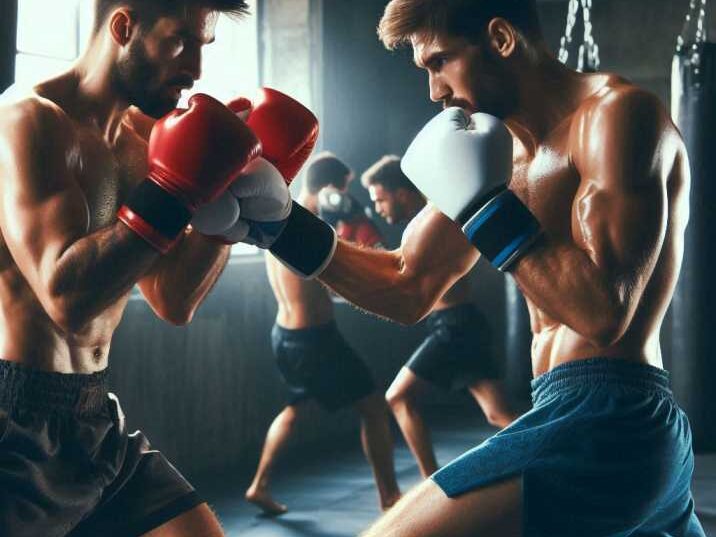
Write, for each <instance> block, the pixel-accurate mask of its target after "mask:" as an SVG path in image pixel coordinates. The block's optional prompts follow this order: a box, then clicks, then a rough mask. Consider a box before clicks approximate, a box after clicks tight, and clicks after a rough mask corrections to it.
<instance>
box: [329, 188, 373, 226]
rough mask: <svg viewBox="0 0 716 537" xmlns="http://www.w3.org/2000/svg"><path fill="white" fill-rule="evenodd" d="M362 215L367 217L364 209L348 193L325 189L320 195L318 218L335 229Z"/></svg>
mask: <svg viewBox="0 0 716 537" xmlns="http://www.w3.org/2000/svg"><path fill="white" fill-rule="evenodd" d="M360 215H363V216H365V211H364V209H363V207H362V206H361V204H360V203H358V200H356V199H355V198H354V197H353V196H351V195H350V194H348V193H347V192H341V191H340V190H335V189H332V188H324V189H322V190H321V191H320V192H319V193H318V216H320V217H321V219H322V220H323V221H324V222H326V223H327V224H330V225H332V226H334V227H335V226H337V225H338V223H339V222H348V221H351V220H354V219H356V218H358V216H360Z"/></svg>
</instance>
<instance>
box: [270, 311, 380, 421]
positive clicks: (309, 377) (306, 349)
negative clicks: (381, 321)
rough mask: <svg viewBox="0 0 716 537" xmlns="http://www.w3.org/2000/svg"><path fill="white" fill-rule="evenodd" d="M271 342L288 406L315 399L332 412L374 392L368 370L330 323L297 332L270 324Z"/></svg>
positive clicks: (371, 377)
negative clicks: (286, 394)
mask: <svg viewBox="0 0 716 537" xmlns="http://www.w3.org/2000/svg"><path fill="white" fill-rule="evenodd" d="M271 342H272V344H273V352H274V355H275V356H276V363H277V365H278V369H279V371H280V372H281V375H282V376H283V379H284V381H285V382H286V385H287V386H288V389H289V392H290V395H289V404H290V405H294V404H297V403H299V402H301V401H304V400H307V399H315V400H316V401H317V402H318V403H319V404H320V405H321V406H322V407H323V408H324V409H326V410H328V411H329V412H332V411H334V410H337V409H339V408H342V407H345V406H348V405H350V404H352V403H354V402H356V401H358V400H360V399H363V398H364V397H366V396H367V395H369V394H371V393H372V392H373V391H375V383H374V382H373V375H372V374H371V372H370V370H369V369H368V367H367V366H366V365H365V363H364V362H363V360H361V359H360V357H359V356H358V355H357V354H356V353H355V351H354V350H353V349H352V348H351V347H350V345H348V342H347V341H346V340H345V339H344V338H343V336H342V335H341V333H340V332H339V331H338V328H337V327H336V325H335V323H333V322H330V323H327V324H323V325H320V326H313V327H311V328H302V329H298V330H289V329H287V328H283V327H281V326H279V325H274V327H273V330H272V331H271Z"/></svg>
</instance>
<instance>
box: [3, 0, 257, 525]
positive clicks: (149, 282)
mask: <svg viewBox="0 0 716 537" xmlns="http://www.w3.org/2000/svg"><path fill="white" fill-rule="evenodd" d="M246 11H247V7H246V4H245V3H244V2H243V1H221V2H219V1H210V0H204V1H196V2H188V1H187V2H167V1H164V2H161V1H151V0H142V1H141V2H140V1H137V0H123V1H113V0H99V1H98V2H97V4H96V13H95V15H96V24H95V28H94V32H93V35H92V38H91V43H90V45H89V48H88V49H87V50H86V51H85V52H84V54H83V55H82V56H81V57H80V58H79V59H78V61H77V62H76V63H75V64H74V65H73V66H72V68H71V69H70V70H69V71H67V72H65V73H63V74H61V75H59V76H57V77H55V78H53V79H51V80H47V81H45V82H42V83H40V84H38V85H37V86H35V87H34V88H31V89H29V90H27V91H22V90H20V89H18V88H11V89H9V90H8V91H7V92H6V94H4V96H3V104H2V105H1V107H0V147H1V148H2V151H1V152H0V177H2V181H1V182H0V199H1V201H2V202H1V203H0V230H1V234H2V236H1V238H0V266H1V267H2V268H1V269H0V319H1V320H0V357H2V360H0V528H2V530H0V533H2V535H4V536H8V537H14V536H20V535H37V536H39V535H42V536H47V537H59V536H64V535H70V534H71V535H88V536H90V535H91V536H97V535H123V536H129V535H149V536H152V537H158V536H187V537H188V536H196V535H204V536H220V535H223V532H222V530H221V528H220V526H219V523H218V521H217V520H216V517H215V516H214V515H213V513H212V512H211V511H210V509H209V508H208V506H207V505H206V503H204V502H202V501H201V500H200V499H199V497H198V496H197V494H196V493H195V492H194V489H193V488H192V487H191V485H189V483H187V482H186V480H185V479H184V478H183V477H182V476H181V475H180V474H179V473H178V472H177V470H176V469H174V467H173V466H172V465H171V464H170V463H169V462H168V461H167V460H166V459H165V458H164V457H163V456H162V455H161V453H159V452H158V451H156V450H152V449H151V448H150V445H149V442H148V441H147V439H146V438H145V437H144V436H143V435H142V434H141V433H140V432H136V433H134V434H128V431H127V430H126V424H125V420H124V416H123V414H122V411H121V409H120V406H119V403H118V401H117V398H116V397H115V396H114V395H112V394H108V392H107V372H106V368H107V364H108V355H109V350H110V342H111V338H112V334H113V332H114V330H115V328H116V326H117V324H118V323H119V321H120V319H121V317H122V312H123V311H124V308H125V306H126V304H127V300H128V297H129V294H130V291H131V289H132V288H133V287H134V285H138V286H139V290H140V291H141V293H142V294H143V295H144V297H145V299H146V300H147V302H148V303H149V305H150V306H151V308H152V309H153V310H154V311H155V312H156V314H157V316H159V317H160V318H162V319H164V320H166V321H168V322H170V323H173V324H177V325H181V324H185V323H188V322H189V321H190V320H191V318H192V315H193V313H194V311H195V310H196V308H197V307H198V306H199V304H200V303H201V301H202V300H203V299H204V297H205V296H206V294H207V293H208V292H209V290H210V289H211V287H212V286H213V284H214V282H215V280H216V279H217V278H218V276H219V274H220V273H221V271H222V269H223V267H224V265H225V263H226V260H227V257H228V254H229V249H228V247H226V246H222V245H220V244H218V243H216V242H215V241H211V240H208V239H207V238H205V237H203V236H201V235H199V234H198V233H196V232H192V231H189V230H190V228H187V224H188V223H189V219H190V218H191V214H192V211H193V210H194V208H196V207H199V206H200V205H201V204H202V203H205V202H207V201H208V200H210V199H213V198H215V197H216V196H217V195H218V194H219V193H220V192H221V191H222V190H223V189H224V188H226V187H227V186H228V184H229V183H230V181H231V180H233V178H235V177H236V176H237V174H238V173H239V172H240V171H241V169H243V168H244V167H245V165H246V164H247V163H248V162H249V161H251V160H252V159H253V158H255V157H256V155H258V154H259V151H260V145H259V143H258V140H257V139H256V137H255V136H254V134H253V133H252V132H251V131H250V130H249V129H248V127H247V126H246V125H245V124H244V123H243V122H242V121H240V120H239V119H238V118H237V117H236V116H235V114H234V113H233V112H231V111H230V110H229V109H228V108H227V107H225V106H224V105H223V104H221V103H218V102H217V101H215V100H213V99H211V98H210V97H207V96H200V95H199V96H195V97H193V98H192V99H191V101H190V107H189V109H188V110H185V111H176V112H172V113H171V114H170V115H169V116H167V118H168V119H162V120H161V121H159V122H157V123H156V126H154V130H153V132H152V143H151V146H150V147H148V144H147V135H148V132H149V130H151V128H152V125H153V124H154V120H153V119H152V118H151V117H149V116H152V117H153V118H159V117H161V116H163V115H164V114H167V113H168V112H170V111H171V110H172V109H174V107H175V106H176V104H177V100H178V98H179V94H180V91H181V90H182V89H184V88H188V87H190V86H191V85H192V83H193V82H194V80H196V79H197V78H198V77H199V75H200V70H201V66H200V63H201V62H200V55H201V48H202V46H204V45H205V44H207V43H209V42H211V41H212V40H213V35H214V26H215V23H216V19H217V16H218V13H219V12H225V13H229V14H234V15H240V14H244V13H246ZM136 107H138V108H136ZM140 110H141V112H140ZM142 112H143V113H144V114H148V115H149V116H146V115H144V114H142ZM216 138H221V139H225V140H227V142H226V143H224V144H218V145H216V144H215V143H214V140H215V139H216ZM145 178H146V179H145ZM117 216H118V217H119V218H117ZM162 254H164V255H162ZM157 358H159V359H161V357H157ZM167 366H168V367H171V364H170V362H167Z"/></svg>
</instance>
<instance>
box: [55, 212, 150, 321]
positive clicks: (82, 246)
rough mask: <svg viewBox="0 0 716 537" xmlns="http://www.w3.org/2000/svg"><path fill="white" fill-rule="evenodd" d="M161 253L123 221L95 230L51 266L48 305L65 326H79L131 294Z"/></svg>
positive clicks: (70, 247)
mask: <svg viewBox="0 0 716 537" xmlns="http://www.w3.org/2000/svg"><path fill="white" fill-rule="evenodd" d="M158 257H159V254H158V253H157V251H156V250H154V249H153V248H152V247H151V246H149V245H148V244H147V243H146V242H145V241H144V240H143V239H141V238H140V237H139V236H137V235H136V234H135V233H133V232H132V231H131V230H129V229H128V228H127V227H126V226H125V225H124V224H122V223H119V222H118V223H116V224H114V225H113V226H110V227H107V228H104V229H102V230H99V231H97V232H95V233H92V234H91V235H88V236H86V237H83V238H82V239H80V240H78V241H76V242H74V243H73V244H72V245H70V246H69V247H68V248H67V249H65V250H64V251H63V252H62V253H61V255H60V257H59V259H56V260H53V261H52V266H51V267H47V269H46V273H47V274H48V275H49V277H48V278H47V279H46V282H47V287H48V289H47V293H42V295H44V296H46V297H48V298H47V299H46V300H45V302H46V303H45V307H46V309H47V310H48V313H49V314H50V316H51V317H52V318H53V320H55V321H56V322H57V324H58V325H60V326H61V327H62V328H64V329H67V330H69V331H77V330H78V329H80V328H81V327H82V326H84V325H85V324H86V323H87V322H89V321H91V320H92V319H93V318H94V317H96V316H97V315H98V314H100V313H101V312H102V311H104V310H105V309H106V308H108V307H109V306H111V305H112V304H114V303H116V302H117V301H118V300H119V299H120V298H122V297H123V296H125V295H126V294H127V293H128V292H129V291H130V290H131V289H132V287H133V286H134V285H135V284H136V283H137V281H138V280H139V279H140V278H141V277H142V276H143V275H144V274H146V272H147V271H148V270H149V269H150V268H151V267H152V265H153V264H154V263H155V262H156V260H157V258H158Z"/></svg>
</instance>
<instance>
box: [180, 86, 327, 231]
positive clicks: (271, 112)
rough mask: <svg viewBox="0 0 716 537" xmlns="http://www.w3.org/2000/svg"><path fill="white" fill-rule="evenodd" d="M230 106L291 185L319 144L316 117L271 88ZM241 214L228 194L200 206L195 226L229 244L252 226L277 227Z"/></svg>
mask: <svg viewBox="0 0 716 537" xmlns="http://www.w3.org/2000/svg"><path fill="white" fill-rule="evenodd" d="M227 107H228V108H229V109H230V110H232V111H233V112H235V113H236V114H237V115H238V116H239V117H241V118H242V119H244V120H245V121H246V124H247V125H248V126H249V127H250V128H251V130H252V131H253V132H254V133H255V134H256V135H257V137H258V139H259V140H260V141H261V144H262V156H263V157H264V159H266V161H268V162H269V163H271V164H272V165H273V167H274V168H275V169H276V170H278V172H279V173H280V174H281V175H282V177H283V178H284V180H285V181H286V183H287V184H290V182H291V181H292V180H293V178H294V177H295V176H296V174H297V173H298V171H299V170H300V169H301V166H303V164H304V163H305V161H306V159H308V157H309V155H310V154H311V151H312V150H313V147H314V146H315V144H316V139H317V137H318V120H317V119H316V116H314V115H313V113H312V112H311V111H310V110H308V109H307V108H306V107H305V106H303V105H302V104H301V103H299V102H298V101H296V100H295V99H293V98H291V97H289V96H288V95H286V94H284V93H281V92H280V91H276V90H274V89H270V88H262V89H260V90H259V91H258V94H257V96H256V98H255V99H254V103H253V104H252V103H251V101H249V100H248V99H246V98H244V97H239V98H237V99H234V100H233V101H230V102H229V103H228V104H227ZM266 171H267V168H266V166H259V167H258V168H256V169H255V170H254V171H252V172H251V175H253V174H255V173H257V172H258V173H266ZM250 191H251V193H252V195H255V194H256V192H255V191H254V190H253V187H252V189H250ZM239 213H240V207H239V202H238V200H237V199H236V198H234V201H233V204H232V200H231V196H230V195H228V194H227V196H225V197H223V198H220V199H219V200H217V201H216V202H215V203H212V204H211V205H208V206H204V207H202V208H200V209H199V211H198V212H197V214H196V215H195V216H194V219H193V220H192V226H193V227H194V229H196V230H197V231H199V232H201V233H203V234H205V235H209V236H212V238H214V239H216V240H218V241H220V242H224V243H227V244H231V243H232V242H233V239H234V238H236V237H240V236H241V235H242V233H243V232H245V231H247V230H248V229H249V228H252V229H254V230H257V229H258V227H259V226H268V228H269V229H270V231H271V232H272V233H273V232H274V230H275V228H276V225H275V223H272V222H266V221H257V222H251V223H247V222H241V221H239V218H238V214H239ZM245 214H246V213H245ZM249 224H250V225H249ZM234 226H236V229H234Z"/></svg>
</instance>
